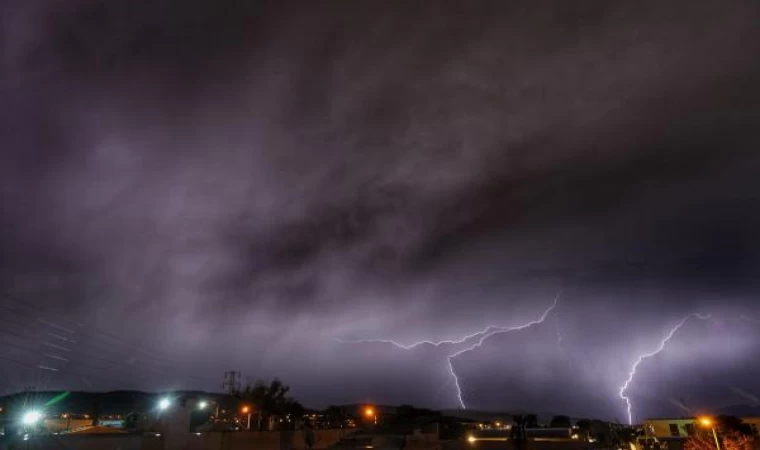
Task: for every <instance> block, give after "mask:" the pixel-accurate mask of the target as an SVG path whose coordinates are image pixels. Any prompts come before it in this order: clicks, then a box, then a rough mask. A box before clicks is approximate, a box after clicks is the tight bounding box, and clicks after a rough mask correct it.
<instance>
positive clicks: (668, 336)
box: [618, 313, 711, 425]
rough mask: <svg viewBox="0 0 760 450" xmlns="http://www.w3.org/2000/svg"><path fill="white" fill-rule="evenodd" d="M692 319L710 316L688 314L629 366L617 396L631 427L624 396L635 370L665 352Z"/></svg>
mask: <svg viewBox="0 0 760 450" xmlns="http://www.w3.org/2000/svg"><path fill="white" fill-rule="evenodd" d="M693 317H697V318H699V319H700V320H708V319H710V317H711V315H709V314H697V313H692V314H689V315H688V316H686V317H684V318H683V319H681V321H680V322H678V323H677V324H676V325H675V326H674V327H673V328H671V330H670V331H669V332H668V334H666V335H665V338H663V339H662V340H661V341H660V345H659V346H657V348H656V349H655V350H654V351H651V352H649V353H642V354H641V355H639V357H638V358H637V359H636V361H635V362H634V363H633V366H631V371H630V372H628V378H627V379H626V380H625V382H624V383H623V385H622V386H621V387H620V391H619V392H618V395H619V396H620V398H621V399H622V400H623V401H624V402H625V404H626V411H627V413H628V424H629V425H633V413H632V405H631V400H630V399H629V398H628V397H627V396H626V395H625V391H626V390H627V389H628V387H629V386H630V385H631V383H632V382H633V378H634V377H635V376H636V369H638V367H639V365H641V363H642V362H643V361H644V360H645V359H647V358H651V357H652V356H654V355H656V354H658V353H660V352H661V351H663V350H665V345H667V343H668V341H670V340H671V339H673V336H674V335H675V334H676V332H677V331H678V330H680V329H681V327H683V326H684V324H686V322H688V321H689V319H691V318H693Z"/></svg>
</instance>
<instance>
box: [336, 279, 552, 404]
mask: <svg viewBox="0 0 760 450" xmlns="http://www.w3.org/2000/svg"><path fill="white" fill-rule="evenodd" d="M560 296H561V293H559V294H557V296H556V297H555V298H554V301H553V302H552V304H551V305H550V306H549V307H548V308H547V309H546V310H545V311H544V313H543V314H541V317H539V318H538V319H537V320H534V321H531V322H528V323H526V324H523V325H518V326H512V327H499V326H495V325H488V326H487V327H485V328H483V329H482V330H480V331H476V332H474V333H470V334H468V335H465V336H463V337H460V338H457V339H452V340H443V341H427V340H425V341H418V342H413V343H411V344H402V343H400V342H396V341H394V340H391V339H358V340H343V339H336V341H337V342H340V343H343V344H368V343H379V344H389V345H393V346H395V347H398V348H400V349H402V350H412V349H414V348H417V347H419V346H421V345H431V346H433V347H440V346H443V345H455V346H458V345H461V344H467V343H468V342H470V341H472V340H473V339H477V341H476V342H475V343H474V344H471V345H469V346H467V347H465V348H463V349H460V350H457V351H455V352H454V353H451V354H449V355H447V357H446V359H447V363H448V368H449V373H450V374H451V378H452V379H453V380H454V387H455V388H456V395H457V400H458V401H459V405H460V406H461V407H462V409H466V408H467V406H466V405H465V403H464V399H463V398H462V387H461V385H460V378H459V376H457V374H456V372H455V371H454V365H453V364H452V359H453V358H456V357H457V356H459V355H461V354H463V353H466V352H469V351H472V350H475V349H477V348H479V347H481V346H482V345H483V343H484V342H485V341H486V340H488V338H490V337H491V336H494V335H497V334H502V333H509V332H512V331H520V330H524V329H526V328H529V327H532V326H533V325H537V324H540V323H543V322H544V321H545V320H546V318H547V317H548V316H549V314H550V313H551V312H552V311H553V310H554V308H556V306H557V302H558V301H559V298H560ZM558 339H559V341H558V343H557V344H558V346H559V345H560V344H561V342H562V338H561V336H560V335H559V330H558ZM560 350H561V347H560Z"/></svg>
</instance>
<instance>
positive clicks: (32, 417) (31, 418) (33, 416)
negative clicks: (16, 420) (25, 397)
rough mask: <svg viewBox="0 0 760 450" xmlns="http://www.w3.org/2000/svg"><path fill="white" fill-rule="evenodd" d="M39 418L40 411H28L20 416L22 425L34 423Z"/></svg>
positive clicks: (40, 416) (40, 417)
mask: <svg viewBox="0 0 760 450" xmlns="http://www.w3.org/2000/svg"><path fill="white" fill-rule="evenodd" d="M40 419H42V413H41V412H39V411H28V412H26V413H24V415H23V416H22V417H21V422H22V423H23V424H24V425H34V424H36V423H37V422H38V421H39V420H40Z"/></svg>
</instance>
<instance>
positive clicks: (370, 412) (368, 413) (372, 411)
mask: <svg viewBox="0 0 760 450" xmlns="http://www.w3.org/2000/svg"><path fill="white" fill-rule="evenodd" d="M364 415H365V416H367V418H370V417H371V418H372V420H373V421H374V423H375V425H377V413H376V412H375V408H373V407H371V406H367V407H366V408H364Z"/></svg>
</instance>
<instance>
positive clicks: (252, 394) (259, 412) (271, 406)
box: [240, 378, 304, 430]
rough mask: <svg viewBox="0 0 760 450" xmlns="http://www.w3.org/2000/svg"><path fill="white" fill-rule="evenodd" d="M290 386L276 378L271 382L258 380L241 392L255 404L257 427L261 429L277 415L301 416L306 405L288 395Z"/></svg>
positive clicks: (247, 401)
mask: <svg viewBox="0 0 760 450" xmlns="http://www.w3.org/2000/svg"><path fill="white" fill-rule="evenodd" d="M288 392H290V386H288V385H286V384H284V383H283V382H282V381H280V380H279V379H277V378H275V379H273V380H271V381H270V382H269V383H266V382H264V381H262V380H257V381H256V382H255V383H253V384H248V385H246V386H245V388H244V389H243V390H242V391H241V392H240V398H241V399H242V400H243V401H244V402H246V403H249V404H250V405H252V406H253V413H254V414H255V415H256V416H257V428H258V429H259V430H261V429H262V428H263V427H265V425H266V424H267V423H269V421H270V419H272V418H274V417H276V416H284V415H288V414H290V415H292V416H294V417H300V416H302V415H303V413H304V407H303V406H302V405H301V404H300V403H298V402H297V401H296V400H294V399H293V398H292V397H290V396H288V395H287V394H288Z"/></svg>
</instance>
